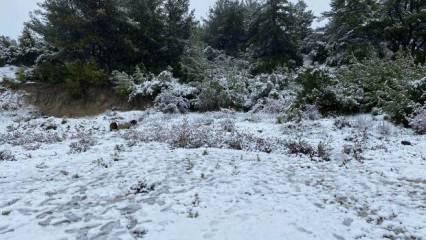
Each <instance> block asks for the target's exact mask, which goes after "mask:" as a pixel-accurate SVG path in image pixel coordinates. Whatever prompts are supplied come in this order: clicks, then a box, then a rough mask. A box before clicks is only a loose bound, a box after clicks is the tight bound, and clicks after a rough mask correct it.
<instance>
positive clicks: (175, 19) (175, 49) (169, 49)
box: [164, 0, 194, 69]
mask: <svg viewBox="0 0 426 240" xmlns="http://www.w3.org/2000/svg"><path fill="white" fill-rule="evenodd" d="M164 9H165V14H166V21H165V27H166V28H165V29H166V32H165V42H166V48H165V50H164V59H165V63H164V64H165V65H166V64H167V65H168V66H171V67H173V68H175V69H176V68H179V60H180V57H181V56H182V54H183V52H184V50H185V47H186V46H187V44H188V43H189V39H190V37H191V29H192V28H193V26H194V12H193V11H192V12H190V11H189V0H167V1H166V3H165V7H164Z"/></svg>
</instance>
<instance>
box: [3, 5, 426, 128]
mask: <svg viewBox="0 0 426 240" xmlns="http://www.w3.org/2000/svg"><path fill="white" fill-rule="evenodd" d="M189 4H190V3H189V0H102V1H83V0H46V1H44V2H42V3H41V4H40V7H41V10H37V11H36V12H34V13H33V14H32V18H31V20H30V21H29V22H27V23H26V24H25V28H24V30H23V32H22V35H21V36H20V37H19V39H18V40H17V41H15V40H12V39H9V38H8V37H1V41H0V64H1V65H5V64H12V65H19V66H23V67H22V69H21V70H20V71H19V75H20V78H21V80H23V81H36V82H44V83H49V84H59V85H63V86H65V88H64V89H66V90H67V91H70V92H72V93H73V95H75V97H77V98H78V97H79V96H82V95H84V94H85V89H86V88H87V86H95V87H96V86H107V87H109V88H113V89H115V90H116V91H117V93H118V94H128V95H129V96H131V97H130V99H131V98H132V97H135V96H137V95H146V96H148V97H150V98H152V100H153V101H155V102H156V104H157V105H161V108H164V110H165V111H174V112H176V111H180V112H185V111H190V110H196V111H211V110H218V109H220V108H234V109H238V110H244V111H249V110H251V109H253V108H254V107H255V106H256V105H257V104H258V103H259V102H262V101H263V102H265V101H269V102H274V103H271V104H275V105H277V106H278V107H279V106H280V105H282V106H284V105H288V104H286V103H283V102H282V103H280V102H279V101H280V100H283V99H285V98H286V96H283V93H282V90H284V89H287V90H288V89H290V88H291V87H290V86H289V85H296V86H294V87H295V88H294V89H293V91H291V92H292V93H294V94H296V95H297V96H296V97H295V99H294V102H293V103H292V104H290V105H291V107H290V108H289V109H287V111H292V112H293V115H294V114H296V113H297V112H298V111H299V110H303V109H304V108H306V106H307V105H315V106H316V108H317V109H318V110H319V111H320V112H322V113H323V114H329V113H346V114H347V113H356V112H371V111H377V112H380V111H381V112H386V113H387V114H388V115H389V116H390V118H391V119H393V120H394V121H396V122H398V123H403V124H405V125H406V126H408V125H409V121H410V119H409V118H410V116H411V117H414V118H415V116H413V114H414V115H418V114H424V112H425V109H424V102H425V99H426V96H425V95H424V92H425V90H426V88H425V87H426V83H425V79H424V76H425V75H426V74H425V65H424V64H425V61H426V53H425V52H426V44H425V35H426V12H425V8H426V3H425V2H424V1H422V0H404V1H401V0H383V1H378V0H353V1H345V0H333V1H332V3H331V10H330V11H329V12H325V13H323V18H325V19H328V22H327V24H326V26H324V27H321V28H316V29H313V28H312V23H313V21H315V17H314V14H313V13H312V11H310V10H308V8H307V5H306V4H305V3H304V2H303V1H298V2H296V3H294V2H291V1H288V0H266V1H258V0H246V1H236V0H218V1H217V2H216V3H215V5H214V6H213V7H212V8H211V9H210V12H209V14H208V16H207V17H206V19H204V20H203V21H197V20H196V19H195V17H194V12H193V11H191V9H190V5H189ZM159 74H160V75H159ZM267 74H278V75H280V77H283V78H285V79H276V82H275V83H274V82H273V81H272V84H269V85H268V84H267V83H265V80H259V78H264V77H265V76H266V75H267ZM262 76H263V77H262ZM161 78H167V79H163V80H160V81H155V80H158V79H161ZM172 80H173V81H172ZM259 81H260V82H264V83H265V84H266V86H264V88H265V89H263V90H264V91H263V92H262V91H261V90H258V91H257V90H255V89H254V88H256V86H255V85H256V84H257V82H259ZM266 81H268V80H266ZM172 82H173V83H172ZM412 82H416V84H414V85H413V84H411V83H412ZM173 84H183V85H184V86H183V87H186V88H187V89H186V91H183V92H180V93H179V92H173V89H172V88H174V87H173ZM270 85H274V86H270ZM257 87H258V86H257ZM175 88H176V87H175ZM259 91H260V92H259ZM280 91H281V92H280ZM261 100H262V101H261ZM277 101H278V102H277ZM283 101H284V100H283ZM266 104H267V103H266ZM175 105H177V106H175ZM420 131H424V130H420Z"/></svg>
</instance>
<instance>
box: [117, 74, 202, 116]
mask: <svg viewBox="0 0 426 240" xmlns="http://www.w3.org/2000/svg"><path fill="white" fill-rule="evenodd" d="M111 81H112V82H113V84H114V85H115V86H114V89H115V90H116V91H117V92H118V93H119V94H128V95H129V101H132V100H133V99H134V98H136V97H148V98H151V99H153V100H154V104H155V107H156V109H158V110H159V111H162V112H165V113H186V112H188V111H189V109H190V107H191V104H190V99H192V98H194V97H195V95H196V93H197V89H196V88H195V87H192V86H189V85H187V84H181V83H179V81H178V79H176V78H174V77H173V74H172V73H171V72H170V71H163V72H161V73H160V74H158V75H154V74H151V73H149V74H145V73H143V72H142V71H141V70H140V69H139V68H136V71H135V73H134V74H133V75H128V74H127V73H124V72H119V71H114V72H113V73H112V77H111Z"/></svg>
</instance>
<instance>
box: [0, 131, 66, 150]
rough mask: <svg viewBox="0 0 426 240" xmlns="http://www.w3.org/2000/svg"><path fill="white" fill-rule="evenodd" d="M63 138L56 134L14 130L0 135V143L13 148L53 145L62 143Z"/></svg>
mask: <svg viewBox="0 0 426 240" xmlns="http://www.w3.org/2000/svg"><path fill="white" fill-rule="evenodd" d="M63 140H64V136H62V135H59V134H58V133H56V132H50V131H46V132H41V131H37V130H36V129H28V130H25V131H20V130H15V131H12V132H9V133H4V134H0V143H2V144H10V145H14V146H23V145H31V144H35V143H45V144H53V143H58V142H62V141H63Z"/></svg>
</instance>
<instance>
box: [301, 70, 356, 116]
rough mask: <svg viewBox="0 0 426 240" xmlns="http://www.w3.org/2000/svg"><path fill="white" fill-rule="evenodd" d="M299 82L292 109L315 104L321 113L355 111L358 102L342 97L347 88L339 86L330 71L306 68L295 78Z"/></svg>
mask: <svg viewBox="0 0 426 240" xmlns="http://www.w3.org/2000/svg"><path fill="white" fill-rule="evenodd" d="M296 82H297V83H298V84H300V86H301V90H300V91H299V93H298V95H297V98H296V101H295V103H294V106H293V109H296V110H298V109H302V110H303V108H304V107H305V106H306V105H315V106H317V107H318V110H319V111H320V112H321V113H322V114H330V113H352V112H357V111H358V110H359V109H358V104H357V102H356V101H353V100H350V98H349V99H348V98H346V97H344V96H345V95H346V94H347V92H348V89H347V88H340V89H341V90H343V91H344V92H345V93H343V94H342V92H340V91H339V87H341V86H340V85H339V82H338V80H337V79H335V78H333V77H332V76H331V74H330V73H328V72H327V71H325V70H322V69H306V70H304V71H303V72H302V73H300V74H299V76H298V77H297V78H296Z"/></svg>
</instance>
